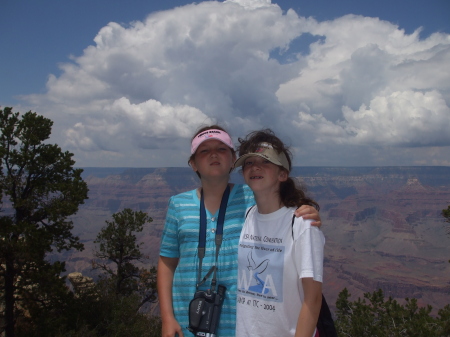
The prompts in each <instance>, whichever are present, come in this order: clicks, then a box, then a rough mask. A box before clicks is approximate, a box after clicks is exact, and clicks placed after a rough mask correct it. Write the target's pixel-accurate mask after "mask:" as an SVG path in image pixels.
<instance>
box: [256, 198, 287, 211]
mask: <svg viewBox="0 0 450 337" xmlns="http://www.w3.org/2000/svg"><path fill="white" fill-rule="evenodd" d="M255 201H256V206H257V207H258V213H261V214H269V213H273V212H276V211H278V210H279V209H280V208H282V207H283V206H284V205H283V203H282V202H281V199H280V196H279V195H278V194H264V193H260V194H258V195H257V194H256V193H255Z"/></svg>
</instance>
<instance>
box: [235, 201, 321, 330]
mask: <svg viewBox="0 0 450 337" xmlns="http://www.w3.org/2000/svg"><path fill="white" fill-rule="evenodd" d="M294 211H295V208H286V207H283V208H281V209H279V210H278V211H276V212H273V213H270V214H260V213H258V210H257V207H254V208H253V209H252V210H250V212H249V214H248V216H247V218H246V220H245V224H244V227H243V229H242V232H241V236H240V240H239V249H238V287H237V288H238V292H237V304H236V308H237V317H236V337H245V336H249V337H250V336H251V337H255V336H256V337H257V336H261V337H263V336H264V337H271V336H272V337H284V336H294V335H295V330H296V327H297V320H298V316H299V314H300V309H301V307H302V303H303V299H304V295H303V287H302V281H301V279H302V278H304V277H312V278H313V279H314V280H316V281H319V282H322V280H323V248H324V244H325V238H324V236H323V233H322V232H321V231H320V229H319V228H317V227H313V226H311V221H310V220H303V219H302V218H295V221H294V225H293V226H292V217H293V214H294Z"/></svg>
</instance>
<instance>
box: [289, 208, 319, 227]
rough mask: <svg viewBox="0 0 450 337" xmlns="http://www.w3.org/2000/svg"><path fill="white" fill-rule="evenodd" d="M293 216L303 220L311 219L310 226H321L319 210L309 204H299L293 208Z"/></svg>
mask: <svg viewBox="0 0 450 337" xmlns="http://www.w3.org/2000/svg"><path fill="white" fill-rule="evenodd" d="M295 216H296V217H297V218H300V217H301V218H303V219H304V220H312V222H311V225H312V226H317V227H319V228H320V227H321V226H322V221H321V219H320V214H319V211H318V210H317V209H316V208H315V207H313V206H309V205H302V206H300V207H299V208H297V209H296V210H295Z"/></svg>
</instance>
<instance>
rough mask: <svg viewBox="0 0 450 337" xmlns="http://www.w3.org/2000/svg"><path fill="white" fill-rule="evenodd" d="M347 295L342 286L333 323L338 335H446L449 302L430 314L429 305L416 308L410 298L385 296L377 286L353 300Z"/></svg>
mask: <svg viewBox="0 0 450 337" xmlns="http://www.w3.org/2000/svg"><path fill="white" fill-rule="evenodd" d="M349 298H350V293H349V292H348V290H347V289H346V288H345V289H344V290H342V291H341V292H340V293H339V296H338V299H337V301H336V321H335V324H336V329H337V330H338V335H339V336H340V337H344V336H345V337H361V336H368V337H369V336H371V337H423V336H440V337H448V336H450V329H449V327H450V320H449V318H450V305H447V306H445V307H444V308H443V309H441V310H439V312H438V317H433V316H431V315H430V313H431V311H432V307H431V306H429V305H428V306H426V307H421V308H419V307H418V305H417V300H416V299H414V298H413V299H408V298H406V299H405V300H406V303H405V305H401V304H400V303H398V302H397V301H396V300H394V299H392V298H391V297H389V298H388V299H387V300H385V298H384V295H383V291H382V290H381V289H379V290H378V291H374V292H373V293H365V294H364V298H363V299H360V298H358V299H357V300H356V301H354V302H350V301H349Z"/></svg>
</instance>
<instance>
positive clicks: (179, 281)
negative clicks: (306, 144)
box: [160, 185, 255, 337]
mask: <svg viewBox="0 0 450 337" xmlns="http://www.w3.org/2000/svg"><path fill="white" fill-rule="evenodd" d="M254 204H255V201H254V197H253V192H252V190H251V189H250V188H249V187H248V186H247V185H234V187H233V189H232V190H231V193H230V197H229V199H228V205H227V211H226V215H225V223H224V228H223V241H222V246H221V248H220V252H219V263H218V271H217V280H218V284H222V285H224V286H225V287H227V291H226V293H225V300H224V303H223V307H222V313H221V316H220V323H219V328H218V331H217V336H219V337H226V336H229V337H231V336H234V335H235V329H236V286H237V266H238V264H237V263H238V260H237V251H238V243H239V236H240V233H241V229H242V225H243V224H244V222H245V212H246V210H247V209H248V208H249V207H250V206H252V205H254ZM217 215H218V211H217V213H216V214H211V213H209V212H208V210H206V217H207V230H206V254H205V257H204V259H203V265H202V278H203V276H205V274H206V273H207V272H208V271H209V269H210V268H211V266H213V265H214V264H215V251H216V247H215V242H214V239H215V234H214V233H213V229H215V228H216V223H217ZM212 219H213V220H214V221H213V220H212ZM199 224H200V200H199V199H198V196H197V191H196V190H192V191H189V192H185V193H181V194H178V195H175V196H173V197H171V198H170V200H169V208H168V211H167V215H166V223H165V226H164V231H163V234H162V239H161V249H160V255H161V256H165V257H171V258H179V259H180V260H179V263H178V266H177V269H176V271H175V275H174V281H173V288H172V296H173V308H174V313H175V317H176V319H177V320H178V323H179V324H180V325H181V327H182V329H183V333H184V335H185V336H190V335H192V333H191V332H189V331H188V330H187V326H188V325H189V322H188V307H189V302H190V301H191V300H192V298H193V296H194V293H195V291H196V289H195V284H196V282H197V273H198V266H199V264H198V261H199V260H198V258H197V247H198V235H199ZM210 282H211V277H210V278H209V279H208V280H207V281H206V282H205V283H206V284H204V285H203V286H202V287H200V290H206V289H208V288H209V286H210Z"/></svg>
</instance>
